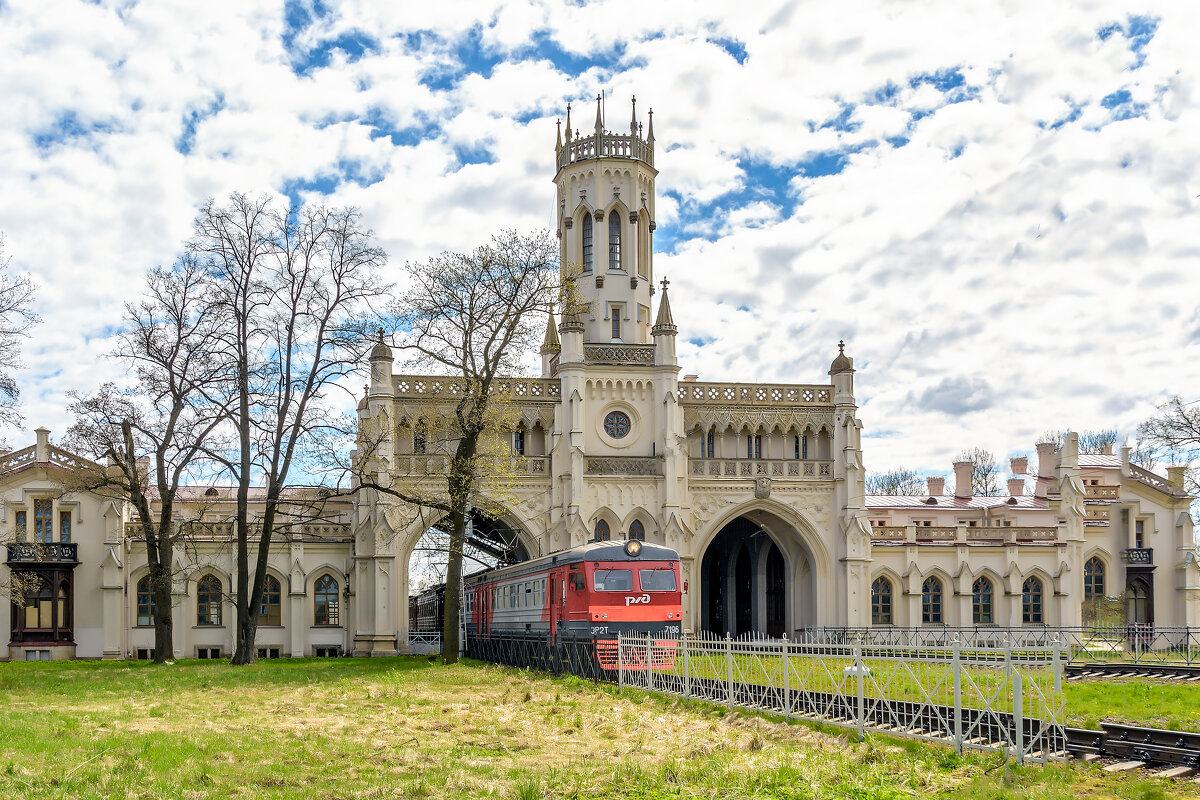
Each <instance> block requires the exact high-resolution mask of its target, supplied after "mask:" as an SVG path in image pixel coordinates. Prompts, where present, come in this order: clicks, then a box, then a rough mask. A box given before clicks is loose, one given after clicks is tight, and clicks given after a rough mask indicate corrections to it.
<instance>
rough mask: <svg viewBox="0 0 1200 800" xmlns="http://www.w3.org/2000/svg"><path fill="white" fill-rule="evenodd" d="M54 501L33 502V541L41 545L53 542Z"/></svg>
mask: <svg viewBox="0 0 1200 800" xmlns="http://www.w3.org/2000/svg"><path fill="white" fill-rule="evenodd" d="M53 509H54V501H53V500H34V501H33V540H34V541H35V542H41V543H42V544H49V543H50V542H52V541H54V511H53Z"/></svg>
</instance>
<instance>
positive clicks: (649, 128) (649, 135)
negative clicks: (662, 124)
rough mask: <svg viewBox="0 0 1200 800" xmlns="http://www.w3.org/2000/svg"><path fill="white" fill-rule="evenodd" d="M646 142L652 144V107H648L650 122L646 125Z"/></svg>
mask: <svg viewBox="0 0 1200 800" xmlns="http://www.w3.org/2000/svg"><path fill="white" fill-rule="evenodd" d="M646 143H647V144H654V109H653V108H652V109H650V122H649V123H647V125H646Z"/></svg>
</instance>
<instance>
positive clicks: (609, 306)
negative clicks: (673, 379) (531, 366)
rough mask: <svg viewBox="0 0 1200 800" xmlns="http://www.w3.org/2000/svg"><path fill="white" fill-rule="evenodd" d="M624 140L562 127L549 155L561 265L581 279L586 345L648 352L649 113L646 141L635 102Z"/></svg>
mask: <svg viewBox="0 0 1200 800" xmlns="http://www.w3.org/2000/svg"><path fill="white" fill-rule="evenodd" d="M632 106H633V110H632V112H631V117H630V121H629V132H628V133H615V132H613V131H608V130H605V128H604V109H603V103H602V102H601V98H600V97H597V98H596V121H595V124H594V125H593V127H592V130H591V131H589V132H588V133H587V134H586V135H580V133H579V131H576V130H573V129H572V128H571V107H570V106H569V105H568V106H567V125H566V127H567V130H566V135H565V136H564V135H563V130H562V126H561V124H560V126H559V130H558V141H557V142H556V144H555V147H554V157H555V166H556V171H555V175H554V183H555V185H556V186H557V187H558V236H559V242H560V245H559V246H560V252H559V256H560V259H561V263H562V264H563V265H564V267H566V268H568V269H574V270H576V271H577V272H578V273H579V276H580V277H579V281H578V290H579V299H580V301H581V302H582V303H583V308H581V309H579V311H578V312H577V318H578V321H579V322H581V323H582V324H583V326H584V336H583V338H584V341H585V342H587V343H593V344H598V343H614V342H619V343H623V344H649V343H650V336H651V331H650V329H651V326H652V321H651V317H650V298H651V296H652V295H653V294H654V269H653V260H652V259H653V256H652V253H653V252H654V248H653V247H652V241H651V237H652V236H653V235H654V228H655V225H654V178H655V176H656V175H658V170H656V169H655V168H654V111H653V110H651V111H650V115H649V121H648V122H647V125H646V130H645V136H643V131H642V125H641V123H640V122H638V119H637V99H636V98H634V100H633V103H632Z"/></svg>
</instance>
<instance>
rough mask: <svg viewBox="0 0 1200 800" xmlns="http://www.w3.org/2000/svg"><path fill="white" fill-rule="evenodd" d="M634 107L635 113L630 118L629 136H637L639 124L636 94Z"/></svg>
mask: <svg viewBox="0 0 1200 800" xmlns="http://www.w3.org/2000/svg"><path fill="white" fill-rule="evenodd" d="M632 105H633V112H632V113H631V114H630V116H629V135H630V136H637V132H638V124H637V95H636V94H635V95H634V96H633V102H632Z"/></svg>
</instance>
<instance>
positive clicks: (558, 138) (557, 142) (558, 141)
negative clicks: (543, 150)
mask: <svg viewBox="0 0 1200 800" xmlns="http://www.w3.org/2000/svg"><path fill="white" fill-rule="evenodd" d="M554 126H555V127H556V128H557V129H558V130H557V132H556V133H555V134H554V154H555V155H558V154H559V153H561V152H562V120H561V119H556V120H554Z"/></svg>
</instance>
